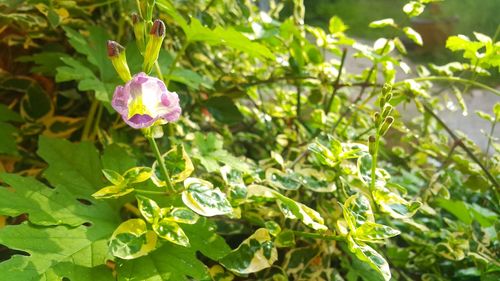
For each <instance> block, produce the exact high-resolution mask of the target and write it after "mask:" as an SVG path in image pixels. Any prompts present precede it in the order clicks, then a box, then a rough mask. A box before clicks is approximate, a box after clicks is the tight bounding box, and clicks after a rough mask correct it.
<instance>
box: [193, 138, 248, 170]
mask: <svg viewBox="0 0 500 281" xmlns="http://www.w3.org/2000/svg"><path fill="white" fill-rule="evenodd" d="M190 154H191V155H192V157H193V158H196V159H198V160H200V162H201V164H202V165H203V166H204V167H205V168H206V169H207V171H208V172H215V171H217V170H219V169H220V168H221V166H220V165H219V163H224V164H226V165H228V166H230V167H231V168H234V169H236V170H239V171H247V170H248V169H249V165H248V164H247V163H246V162H245V161H243V160H242V159H239V158H237V157H235V156H233V155H231V154H230V153H229V152H228V151H227V150H225V149H224V148H223V141H222V140H221V139H220V138H218V136H217V135H216V134H214V133H208V134H206V135H205V134H202V133H199V132H196V133H195V135H194V141H193V146H192V150H191V153H190Z"/></svg>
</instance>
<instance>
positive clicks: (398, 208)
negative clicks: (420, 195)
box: [373, 188, 422, 219]
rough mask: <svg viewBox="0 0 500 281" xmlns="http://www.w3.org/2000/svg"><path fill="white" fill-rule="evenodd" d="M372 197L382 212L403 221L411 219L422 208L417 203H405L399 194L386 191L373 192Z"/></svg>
mask: <svg viewBox="0 0 500 281" xmlns="http://www.w3.org/2000/svg"><path fill="white" fill-rule="evenodd" d="M373 197H374V198H375V201H376V202H377V204H378V205H379V207H380V210H381V211H382V212H385V213H388V214H389V215H390V216H391V217H393V218H397V219H405V218H410V217H412V216H413V215H414V214H415V213H416V212H417V211H418V209H419V208H420V206H422V203H420V202H418V201H410V202H409V201H407V200H406V199H404V198H403V197H401V196H400V195H399V194H397V193H395V192H391V191H389V190H388V189H385V188H384V189H377V190H375V191H374V192H373Z"/></svg>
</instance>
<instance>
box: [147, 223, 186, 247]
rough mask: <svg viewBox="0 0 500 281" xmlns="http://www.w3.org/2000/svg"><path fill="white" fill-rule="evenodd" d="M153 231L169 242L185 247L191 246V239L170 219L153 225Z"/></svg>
mask: <svg viewBox="0 0 500 281" xmlns="http://www.w3.org/2000/svg"><path fill="white" fill-rule="evenodd" d="M153 230H154V231H155V232H156V234H158V236H160V237H161V238H163V239H165V240H167V241H170V242H172V243H174V244H177V245H181V246H184V247H189V246H190V244H189V238H188V237H187V236H186V234H185V233H184V231H183V230H182V228H181V227H180V226H179V225H178V224H177V223H176V222H173V221H171V220H168V219H162V220H160V221H158V222H155V223H154V224H153Z"/></svg>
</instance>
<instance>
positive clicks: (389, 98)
mask: <svg viewBox="0 0 500 281" xmlns="http://www.w3.org/2000/svg"><path fill="white" fill-rule="evenodd" d="M391 99H392V93H388V94H387V95H385V100H386V101H390V100H391Z"/></svg>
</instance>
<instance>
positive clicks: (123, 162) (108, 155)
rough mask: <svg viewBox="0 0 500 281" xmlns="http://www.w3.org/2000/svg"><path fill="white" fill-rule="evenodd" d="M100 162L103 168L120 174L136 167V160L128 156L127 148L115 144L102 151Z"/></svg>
mask: <svg viewBox="0 0 500 281" xmlns="http://www.w3.org/2000/svg"><path fill="white" fill-rule="evenodd" d="M101 161H102V165H103V166H104V168H106V169H108V170H113V171H116V172H117V173H120V174H122V173H125V171H127V170H128V169H130V168H132V167H135V166H137V160H136V159H135V157H134V156H132V155H131V154H130V152H129V151H128V150H127V147H125V146H123V145H119V144H117V143H113V144H111V145H109V146H107V147H106V148H105V149H104V153H103V155H102V157H101Z"/></svg>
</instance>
